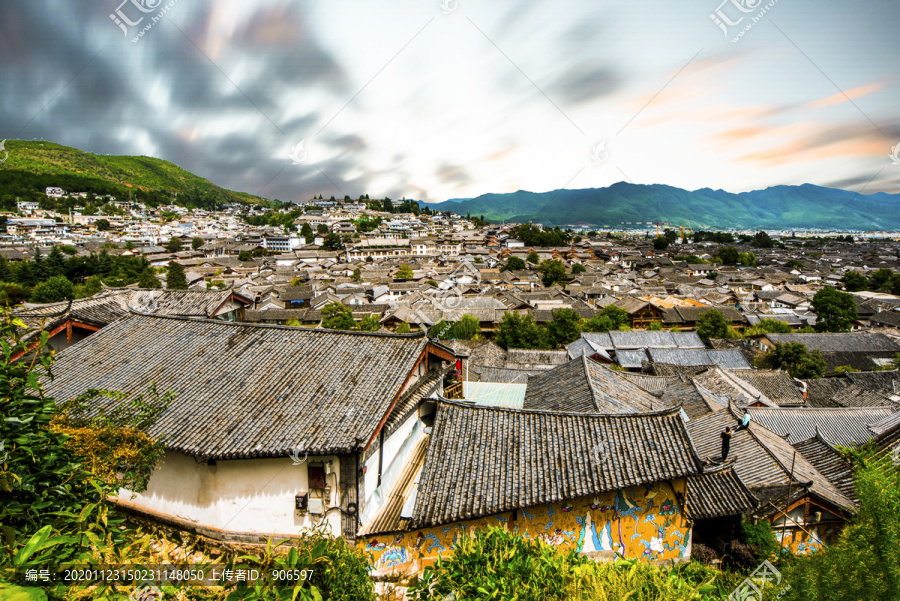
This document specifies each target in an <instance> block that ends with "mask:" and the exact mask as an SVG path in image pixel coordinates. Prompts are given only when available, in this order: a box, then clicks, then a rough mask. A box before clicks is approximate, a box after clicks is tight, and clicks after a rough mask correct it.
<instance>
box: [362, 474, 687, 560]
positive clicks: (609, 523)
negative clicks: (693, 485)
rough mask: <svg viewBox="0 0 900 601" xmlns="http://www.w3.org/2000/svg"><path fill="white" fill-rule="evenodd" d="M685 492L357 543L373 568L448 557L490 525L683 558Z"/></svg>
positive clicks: (618, 495) (608, 496) (639, 492)
mask: <svg viewBox="0 0 900 601" xmlns="http://www.w3.org/2000/svg"><path fill="white" fill-rule="evenodd" d="M676 492H677V495H676ZM683 495H684V481H683V480H679V481H676V482H674V483H669V482H664V483H657V484H653V485H646V486H643V485H642V486H636V487H633V488H628V489H625V490H621V491H618V492H609V493H603V494H600V495H593V496H588V497H581V498H578V499H574V500H572V501H570V502H564V503H552V504H547V505H538V506H534V507H529V508H527V509H520V510H518V511H516V512H507V513H502V514H498V515H494V516H490V517H486V518H482V519H478V520H471V521H465V522H456V523H453V524H447V525H444V526H437V527H434V528H423V529H421V530H413V531H410V532H404V533H400V534H389V535H372V536H368V537H365V538H362V539H360V541H359V543H358V544H359V545H360V546H361V547H364V548H365V549H366V551H368V552H369V553H370V554H371V557H372V563H373V565H374V567H375V569H377V570H385V569H391V568H393V569H408V568H409V567H411V566H412V567H414V568H415V569H417V570H422V569H424V568H425V567H426V566H428V565H430V564H431V563H433V562H434V560H435V559H437V557H438V556H445V557H446V556H447V555H448V554H449V553H450V552H451V550H452V548H453V544H454V542H455V541H456V540H457V537H459V536H463V535H465V534H467V533H471V532H474V530H475V529H476V528H480V527H485V526H488V525H495V526H503V527H505V528H506V529H508V530H511V531H513V532H516V533H518V534H521V535H523V536H528V537H536V538H539V539H540V540H542V541H544V542H546V543H549V544H551V545H554V546H557V547H563V548H566V549H575V550H576V551H582V552H586V553H587V552H608V553H610V554H611V555H612V553H615V554H617V555H624V556H625V557H629V558H632V557H637V558H639V559H641V560H645V561H659V560H664V559H678V558H686V557H689V556H690V539H691V532H690V528H689V527H688V524H687V521H686V518H685V517H684V514H683V512H682V508H681V504H680V503H679V502H678V497H679V496H680V497H681V498H684V497H683ZM413 564H414V565H413Z"/></svg>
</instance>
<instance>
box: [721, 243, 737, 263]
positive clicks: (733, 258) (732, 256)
mask: <svg viewBox="0 0 900 601" xmlns="http://www.w3.org/2000/svg"><path fill="white" fill-rule="evenodd" d="M739 257H740V253H739V252H738V250H737V249H736V248H735V247H733V246H726V247H725V248H723V249H721V250H720V251H719V260H721V261H722V264H723V265H737V262H738V259H739Z"/></svg>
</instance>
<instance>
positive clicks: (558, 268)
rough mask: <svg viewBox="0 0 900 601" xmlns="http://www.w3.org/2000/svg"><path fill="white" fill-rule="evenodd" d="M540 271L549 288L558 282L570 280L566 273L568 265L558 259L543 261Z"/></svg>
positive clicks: (542, 280)
mask: <svg viewBox="0 0 900 601" xmlns="http://www.w3.org/2000/svg"><path fill="white" fill-rule="evenodd" d="M538 271H539V272H540V273H541V282H542V283H543V284H544V286H546V287H547V288H549V287H550V286H552V285H553V284H555V283H557V282H566V281H568V280H569V276H568V274H567V273H566V266H565V265H563V263H562V261H560V260H558V259H553V260H549V259H548V260H546V261H541V264H540V265H539V266H538Z"/></svg>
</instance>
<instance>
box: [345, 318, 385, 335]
mask: <svg viewBox="0 0 900 601" xmlns="http://www.w3.org/2000/svg"><path fill="white" fill-rule="evenodd" d="M351 316H352V314H351ZM351 318H352V317H351ZM380 327H381V324H380V323H378V316H377V315H366V316H365V317H363V318H362V319H361V320H360V322H359V329H360V330H362V331H363V332H374V331H375V330H377V329H378V328H380Z"/></svg>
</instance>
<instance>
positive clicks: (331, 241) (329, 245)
mask: <svg viewBox="0 0 900 601" xmlns="http://www.w3.org/2000/svg"><path fill="white" fill-rule="evenodd" d="M321 248H322V250H340V249H342V248H344V243H343V242H342V241H341V237H340V236H338V235H337V234H328V235H327V236H325V241H324V242H323V243H322V247H321Z"/></svg>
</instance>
